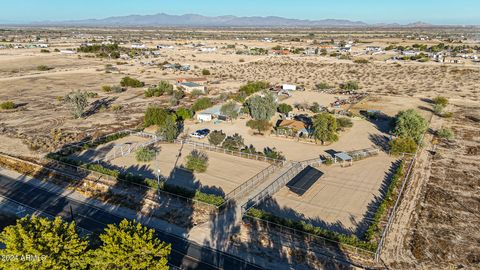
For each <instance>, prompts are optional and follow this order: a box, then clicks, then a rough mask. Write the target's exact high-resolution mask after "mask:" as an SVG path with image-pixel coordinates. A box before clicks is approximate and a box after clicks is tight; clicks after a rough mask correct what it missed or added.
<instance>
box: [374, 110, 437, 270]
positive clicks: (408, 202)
mask: <svg viewBox="0 0 480 270" xmlns="http://www.w3.org/2000/svg"><path fill="white" fill-rule="evenodd" d="M442 124H443V119H442V118H441V117H438V116H435V115H433V116H432V119H431V121H430V128H431V129H432V130H437V129H439V128H441V127H442ZM432 139H433V135H432V134H430V133H426V134H425V137H424V139H423V144H424V146H423V147H422V149H421V151H420V152H419V153H418V156H417V160H416V163H415V165H414V167H413V174H412V176H411V178H410V180H409V182H408V183H407V186H406V188H405V190H404V194H403V198H402V201H401V203H400V204H399V207H398V209H397V213H396V216H395V218H394V220H393V223H392V226H391V227H390V231H389V232H388V234H387V236H386V239H385V245H384V248H383V250H382V254H381V259H382V260H383V261H384V262H385V263H386V264H387V265H388V266H391V267H393V268H394V269H402V268H405V269H410V268H413V267H414V266H415V265H416V261H415V258H414V257H413V255H412V254H411V251H410V249H409V248H406V247H407V246H408V244H409V239H410V237H411V232H410V231H408V230H409V228H410V227H411V226H410V225H411V222H412V220H414V219H415V215H416V214H417V213H416V212H415V208H416V207H417V206H418V205H419V200H420V199H421V197H422V196H421V194H422V190H423V188H424V187H425V185H426V183H427V180H428V179H429V177H430V167H431V155H430V153H429V150H431V149H432V147H433V145H432Z"/></svg>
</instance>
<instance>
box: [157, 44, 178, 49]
mask: <svg viewBox="0 0 480 270" xmlns="http://www.w3.org/2000/svg"><path fill="white" fill-rule="evenodd" d="M173 48H175V47H173V46H172V45H157V49H173Z"/></svg>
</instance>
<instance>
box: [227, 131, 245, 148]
mask: <svg viewBox="0 0 480 270" xmlns="http://www.w3.org/2000/svg"><path fill="white" fill-rule="evenodd" d="M244 146H245V143H244V141H243V137H242V136H241V135H239V134H237V133H235V134H234V135H233V136H228V137H226V138H225V140H224V141H223V143H222V147H223V148H225V149H228V150H232V151H239V150H240V149H242V148H243V147H244Z"/></svg>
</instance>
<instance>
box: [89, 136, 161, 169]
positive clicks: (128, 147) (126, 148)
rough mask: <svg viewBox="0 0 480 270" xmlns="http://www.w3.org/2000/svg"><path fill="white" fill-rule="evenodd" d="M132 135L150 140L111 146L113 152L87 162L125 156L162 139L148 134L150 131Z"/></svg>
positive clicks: (97, 161)
mask: <svg viewBox="0 0 480 270" xmlns="http://www.w3.org/2000/svg"><path fill="white" fill-rule="evenodd" d="M133 135H136V136H140V137H147V138H151V140H149V141H147V142H143V143H135V144H122V145H119V146H114V147H113V153H109V154H107V155H106V156H105V157H103V158H96V159H94V160H93V161H92V162H89V163H99V162H101V161H107V162H108V161H111V160H114V159H116V158H120V157H124V156H127V155H129V154H130V153H132V152H135V151H136V150H137V149H139V148H145V147H148V146H150V145H153V144H155V143H157V142H159V141H162V140H163V139H162V138H160V137H158V136H156V135H154V134H150V133H146V132H137V133H133Z"/></svg>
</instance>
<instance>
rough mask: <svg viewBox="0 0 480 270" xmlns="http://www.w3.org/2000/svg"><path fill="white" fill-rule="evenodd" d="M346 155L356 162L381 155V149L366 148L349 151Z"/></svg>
mask: <svg viewBox="0 0 480 270" xmlns="http://www.w3.org/2000/svg"><path fill="white" fill-rule="evenodd" d="M345 153H347V154H348V155H349V156H351V157H352V158H353V159H354V160H360V159H364V158H367V157H371V156H375V155H378V153H380V149H378V148H376V147H370V148H365V149H360V150H353V151H347V152H345Z"/></svg>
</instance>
